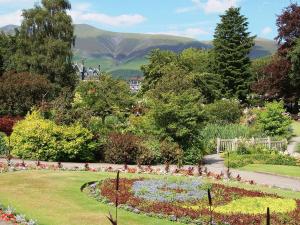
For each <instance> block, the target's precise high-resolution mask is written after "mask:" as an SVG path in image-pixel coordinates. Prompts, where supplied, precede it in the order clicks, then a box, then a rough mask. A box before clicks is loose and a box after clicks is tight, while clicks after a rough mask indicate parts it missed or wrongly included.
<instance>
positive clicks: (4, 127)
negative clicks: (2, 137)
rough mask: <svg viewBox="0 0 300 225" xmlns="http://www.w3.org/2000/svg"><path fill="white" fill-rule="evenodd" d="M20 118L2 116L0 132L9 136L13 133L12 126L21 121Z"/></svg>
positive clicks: (0, 118)
mask: <svg viewBox="0 0 300 225" xmlns="http://www.w3.org/2000/svg"><path fill="white" fill-rule="evenodd" d="M21 119H22V118H21V117H12V116H3V117H0V132H3V133H5V134H6V135H7V136H10V135H11V133H12V132H13V127H14V125H15V124H16V123H17V122H18V121H19V120H21Z"/></svg>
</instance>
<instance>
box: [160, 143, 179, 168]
mask: <svg viewBox="0 0 300 225" xmlns="http://www.w3.org/2000/svg"><path fill="white" fill-rule="evenodd" d="M160 151H161V157H162V160H163V161H164V163H166V164H172V163H176V164H178V165H181V164H182V156H183V151H182V149H181V148H180V146H179V145H178V144H177V143H174V142H172V141H171V140H169V139H165V140H163V141H162V142H161V144H160Z"/></svg>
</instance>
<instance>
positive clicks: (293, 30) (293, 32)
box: [275, 3, 300, 55]
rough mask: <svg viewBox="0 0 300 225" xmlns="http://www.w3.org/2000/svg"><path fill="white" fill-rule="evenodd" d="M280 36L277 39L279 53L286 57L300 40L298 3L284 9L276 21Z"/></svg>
mask: <svg viewBox="0 0 300 225" xmlns="http://www.w3.org/2000/svg"><path fill="white" fill-rule="evenodd" d="M276 25H277V30H278V36H277V37H276V38H275V40H277V42H278V44H279V46H280V47H279V53H281V54H283V55H286V54H287V52H288V51H289V50H290V49H291V48H293V47H294V46H295V44H296V41H297V39H298V38H300V7H299V6H298V4H296V3H292V4H290V5H289V6H288V7H286V8H284V9H283V11H282V14H281V15H279V16H278V17H277V20H276Z"/></svg>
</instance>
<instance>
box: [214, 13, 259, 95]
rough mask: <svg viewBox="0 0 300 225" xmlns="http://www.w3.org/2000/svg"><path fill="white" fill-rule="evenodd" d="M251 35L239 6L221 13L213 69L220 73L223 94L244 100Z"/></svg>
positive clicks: (247, 81) (215, 41) (215, 37)
mask: <svg viewBox="0 0 300 225" xmlns="http://www.w3.org/2000/svg"><path fill="white" fill-rule="evenodd" d="M254 38H255V36H250V33H249V32H248V22H247V18H246V17H245V16H243V15H241V12H240V8H230V9H228V10H227V11H226V13H225V15H222V16H221V22H220V23H219V24H218V25H217V28H216V30H215V34H214V41H213V44H214V57H215V70H216V71H215V72H216V73H217V74H220V75H221V76H222V79H223V83H224V87H225V90H224V91H225V93H226V96H227V97H237V98H238V99H240V100H242V101H244V100H245V99H246V96H247V93H248V90H249V83H250V80H251V72H250V64H251V62H250V58H249V53H250V51H251V49H252V47H253V46H254Z"/></svg>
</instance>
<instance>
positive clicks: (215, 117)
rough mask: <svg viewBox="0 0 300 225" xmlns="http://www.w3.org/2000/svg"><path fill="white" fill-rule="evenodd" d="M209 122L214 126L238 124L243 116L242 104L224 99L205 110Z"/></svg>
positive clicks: (206, 107)
mask: <svg viewBox="0 0 300 225" xmlns="http://www.w3.org/2000/svg"><path fill="white" fill-rule="evenodd" d="M204 111H205V115H206V117H207V118H208V119H207V122H208V123H212V124H220V125H224V124H230V123H237V122H239V119H240V117H241V115H242V112H241V106H240V103H239V102H238V101H237V100H234V99H229V100H228V99H222V100H219V101H216V102H214V103H212V104H209V105H206V106H205V108H204Z"/></svg>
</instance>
